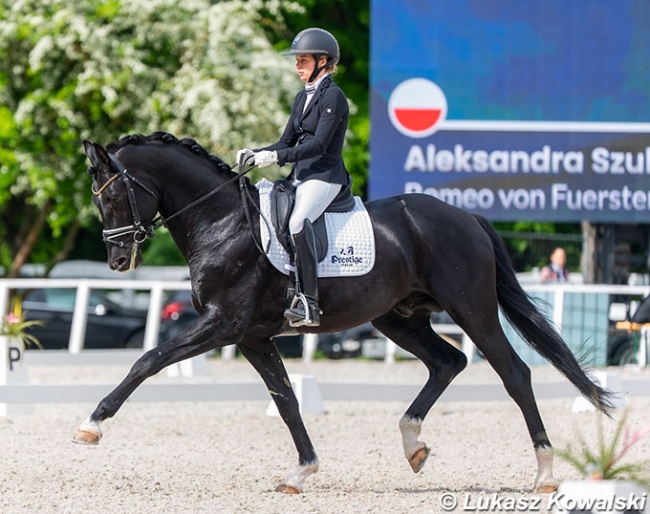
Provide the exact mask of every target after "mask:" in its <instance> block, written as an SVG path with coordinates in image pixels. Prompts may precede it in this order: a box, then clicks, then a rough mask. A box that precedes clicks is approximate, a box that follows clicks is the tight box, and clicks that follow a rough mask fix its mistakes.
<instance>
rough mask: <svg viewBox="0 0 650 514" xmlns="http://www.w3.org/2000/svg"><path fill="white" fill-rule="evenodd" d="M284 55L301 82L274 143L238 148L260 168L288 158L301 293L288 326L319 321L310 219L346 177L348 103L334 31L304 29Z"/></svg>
mask: <svg viewBox="0 0 650 514" xmlns="http://www.w3.org/2000/svg"><path fill="white" fill-rule="evenodd" d="M283 55H293V56H295V58H296V69H297V71H298V76H299V77H300V79H301V80H302V81H303V82H304V83H305V89H304V90H303V91H300V92H299V93H298V94H297V95H296V98H295V100H294V102H293V106H292V107H291V114H290V115H289V121H288V123H287V126H286V128H285V129H284V132H283V133H282V137H281V138H280V140H279V141H278V142H277V143H274V144H272V145H270V146H266V147H264V148H260V149H257V150H249V149H247V148H245V149H243V150H239V152H237V162H243V163H245V164H255V165H256V166H258V167H260V168H263V167H265V166H269V165H271V164H275V163H277V164H278V165H280V166H284V165H285V164H286V163H288V162H290V163H292V170H291V174H290V175H289V178H290V179H291V180H292V181H293V183H294V184H295V185H296V202H295V206H294V209H293V212H292V214H291V218H290V221H289V231H290V233H291V240H292V245H293V249H294V254H295V264H296V273H297V277H298V281H299V282H298V283H299V285H300V291H301V294H298V295H297V297H296V298H295V299H294V301H293V302H292V307H291V308H289V309H287V310H285V312H284V316H285V318H286V319H287V320H288V321H289V323H290V325H291V326H294V327H300V326H308V327H316V326H318V325H319V324H320V314H321V311H320V307H319V305H318V268H317V266H318V263H317V258H316V250H315V243H314V233H313V230H312V223H313V222H314V221H316V219H317V218H318V217H319V216H320V215H321V214H323V212H324V211H325V209H326V208H327V206H328V205H329V204H330V203H331V202H332V201H333V200H334V199H335V198H336V197H337V195H338V194H339V192H341V191H342V190H345V189H346V187H345V186H347V185H349V183H350V180H351V179H350V175H349V174H348V171H347V169H346V168H345V164H344V163H343V157H342V150H343V142H344V139H345V133H346V130H347V127H348V115H349V107H348V102H347V99H346V98H345V95H344V94H343V91H341V89H340V88H339V87H338V86H337V85H336V83H335V82H334V81H333V80H332V75H333V74H334V73H336V64H337V62H338V61H339V45H338V42H337V41H336V39H335V38H334V36H332V34H330V33H329V32H327V31H326V30H323V29H319V28H310V29H305V30H303V31H302V32H300V33H299V34H298V35H297V36H296V37H295V39H294V40H293V42H292V44H291V49H290V50H289V51H288V52H286V53H284V54H283Z"/></svg>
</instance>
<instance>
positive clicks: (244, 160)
mask: <svg viewBox="0 0 650 514" xmlns="http://www.w3.org/2000/svg"><path fill="white" fill-rule="evenodd" d="M254 155H255V152H253V150H251V149H250V148H242V149H241V150H239V151H238V152H237V161H236V162H237V164H240V165H244V166H246V165H248V164H253V161H254V160H255V158H254Z"/></svg>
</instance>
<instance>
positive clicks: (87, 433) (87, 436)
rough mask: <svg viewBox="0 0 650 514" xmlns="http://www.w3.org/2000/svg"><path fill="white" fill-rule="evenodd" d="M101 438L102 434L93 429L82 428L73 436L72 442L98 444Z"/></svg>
mask: <svg viewBox="0 0 650 514" xmlns="http://www.w3.org/2000/svg"><path fill="white" fill-rule="evenodd" d="M101 438H102V434H98V433H97V432H93V431H92V430H88V429H85V430H84V429H81V428H80V429H79V430H77V431H76V432H75V433H74V435H73V436H72V442H74V443H77V444H98V443H99V440H100V439H101Z"/></svg>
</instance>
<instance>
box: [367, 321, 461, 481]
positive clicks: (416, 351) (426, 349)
mask: <svg viewBox="0 0 650 514" xmlns="http://www.w3.org/2000/svg"><path fill="white" fill-rule="evenodd" d="M372 323H373V325H374V326H375V327H377V329H378V330H380V331H381V332H382V333H383V334H384V335H386V336H387V337H388V338H390V339H391V340H392V341H394V342H395V343H396V344H397V345H399V346H401V347H402V348H404V349H405V350H407V351H409V352H411V353H412V354H413V355H415V356H416V357H418V358H419V359H420V360H421V361H422V362H423V363H424V365H425V366H426V367H427V369H428V370H429V378H428V380H427V382H426V384H424V387H423V388H422V390H421V391H420V393H419V394H418V396H417V397H416V398H415V400H414V401H413V403H412V404H411V405H410V406H409V408H408V409H407V410H406V412H405V413H404V416H402V419H401V420H400V422H399V428H400V431H401V433H402V445H403V447H404V455H405V456H406V459H407V460H408V462H409V464H410V465H411V469H413V472H415V473H417V472H418V471H420V470H421V469H422V467H423V466H424V463H425V462H426V460H427V458H428V456H429V452H430V450H429V448H427V445H426V444H425V443H423V442H422V441H419V440H418V437H419V435H420V431H421V429H422V422H423V421H424V418H425V417H426V415H427V413H428V412H429V410H430V409H431V407H433V404H434V403H435V402H436V400H437V399H438V398H439V397H440V395H441V394H442V393H443V392H444V390H445V389H446V388H447V386H448V385H449V383H450V382H451V381H452V380H453V378H454V377H455V376H456V375H458V373H460V372H461V371H462V370H463V369H464V368H465V366H466V365H467V358H466V357H465V355H464V354H463V353H462V352H460V351H459V350H457V349H456V348H454V347H453V346H452V345H450V344H449V343H448V342H447V341H445V340H444V339H442V338H441V337H440V336H439V335H438V334H436V333H435V332H434V331H433V329H432V328H431V323H430V319H429V316H428V315H426V316H417V317H415V316H414V317H411V318H403V317H401V316H398V315H396V314H394V313H391V314H387V315H385V316H383V317H381V318H379V319H376V320H374V321H373V322H372Z"/></svg>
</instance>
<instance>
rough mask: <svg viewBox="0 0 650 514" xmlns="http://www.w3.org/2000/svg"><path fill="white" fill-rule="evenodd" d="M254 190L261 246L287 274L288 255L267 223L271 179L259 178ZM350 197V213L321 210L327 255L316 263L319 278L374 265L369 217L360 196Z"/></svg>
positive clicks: (348, 274) (363, 270)
mask: <svg viewBox="0 0 650 514" xmlns="http://www.w3.org/2000/svg"><path fill="white" fill-rule="evenodd" d="M257 189H258V190H259V193H260V210H261V211H262V214H261V216H262V219H261V223H260V232H261V234H260V236H261V238H262V246H263V247H264V248H268V249H269V252H268V255H267V256H268V258H269V260H270V261H271V263H272V264H273V266H275V267H276V268H277V269H278V270H280V271H281V272H282V273H284V274H285V275H288V274H289V272H290V270H291V269H292V267H291V266H290V263H289V254H288V253H287V251H286V250H285V249H284V248H283V247H282V245H281V244H280V242H279V241H278V238H277V236H276V234H275V228H274V227H273V226H272V224H271V190H272V189H273V182H270V181H268V180H266V179H262V180H260V181H259V182H258V183H257ZM354 200H355V202H356V205H355V207H354V209H353V210H352V211H350V212H326V213H325V225H326V226H327V238H328V240H329V245H328V250H327V256H326V257H325V259H324V260H323V261H322V262H320V263H319V264H318V276H319V277H321V278H322V277H356V276H359V275H365V274H366V273H368V272H369V271H370V270H371V269H372V267H373V266H374V265H375V235H374V233H373V231H372V223H371V222H370V216H369V215H368V211H366V207H365V206H364V205H363V202H362V201H361V199H360V198H359V197H355V198H354ZM265 218H266V220H265ZM269 229H270V232H271V233H269Z"/></svg>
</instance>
